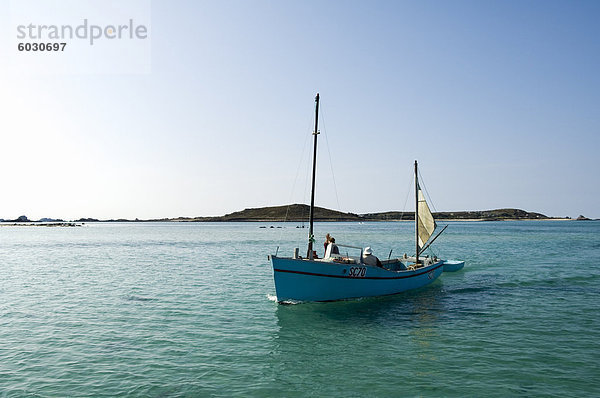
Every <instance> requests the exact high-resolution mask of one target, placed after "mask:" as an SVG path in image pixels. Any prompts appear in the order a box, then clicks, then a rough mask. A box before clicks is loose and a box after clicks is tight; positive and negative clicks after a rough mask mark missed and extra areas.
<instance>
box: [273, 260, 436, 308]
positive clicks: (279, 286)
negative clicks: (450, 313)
mask: <svg viewBox="0 0 600 398" xmlns="http://www.w3.org/2000/svg"><path fill="white" fill-rule="evenodd" d="M271 263H272V265H273V277H274V280H275V290H276V294H277V301H279V302H285V301H334V300H343V299H349V298H358V297H370V296H382V295H389V294H396V293H401V292H404V291H407V290H412V289H417V288H420V287H423V286H426V285H428V284H430V283H432V282H433V281H435V280H436V279H437V278H438V277H439V276H440V275H441V274H442V272H443V262H442V261H438V262H436V263H434V264H431V265H429V266H426V267H421V268H418V269H415V270H400V271H391V270H387V269H383V268H380V267H374V266H369V265H365V264H343V263H336V262H324V261H311V260H306V259H293V258H280V257H276V256H271Z"/></svg>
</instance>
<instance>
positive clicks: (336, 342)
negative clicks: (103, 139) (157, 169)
mask: <svg viewBox="0 0 600 398" xmlns="http://www.w3.org/2000/svg"><path fill="white" fill-rule="evenodd" d="M261 225H267V226H270V224H258V223H240V224H231V223H223V224H143V223H139V224H87V225H85V226H84V227H81V228H41V227H39V228H36V227H2V228H0V267H1V271H2V274H1V277H0V396H8V397H13V396H15V397H20V396H36V397H56V396H150V397H180V396H190V397H193V396H199V397H203V396H206V397H212V396H214V397H232V396H233V397H235V396H239V397H249V396H255V397H296V396H297V397H324V396H340V397H380V396H381V397H389V396H483V395H486V396H499V397H504V396H527V397H529V396H556V397H565V396H584V397H589V396H599V395H600V370H599V368H598V359H599V358H600V321H599V319H598V317H599V316H600V264H599V260H600V222H574V221H570V222H569V221H565V222H562V221H548V222H546V221H535V222H527V221H522V222H489V223H488V222H471V223H467V222H464V223H451V226H450V227H449V228H448V230H447V231H446V232H445V233H444V235H443V236H442V237H441V238H440V239H439V243H438V244H436V251H435V253H436V254H439V255H441V256H443V257H446V258H454V259H463V260H466V261H467V265H466V267H465V269H464V270H463V271H461V272H458V273H453V274H449V273H445V274H443V275H442V277H441V278H440V279H439V280H438V281H436V282H435V283H434V284H433V285H430V286H429V287H426V288H424V289H422V290H419V291H416V292H409V293H406V294H400V295H396V296H389V297H382V298H371V299H363V300H354V301H345V302H335V303H320V304H316V303H315V304H310V303H309V304H298V305H287V306H282V305H278V304H277V303H275V302H274V297H273V295H274V292H275V289H274V286H273V280H272V271H271V268H270V265H269V263H268V261H267V254H269V253H274V252H275V250H277V246H279V254H290V255H291V253H292V251H293V248H294V247H296V246H299V242H304V241H305V239H306V238H305V235H306V233H307V230H306V229H297V228H295V224H289V223H288V224H274V225H275V226H283V228H259V226H261ZM411 229H412V225H411V224H410V223H372V224H365V225H358V224H351V223H318V224H317V225H316V234H317V236H321V237H324V235H325V233H327V232H329V233H331V234H332V235H333V236H334V237H336V240H337V242H338V243H346V244H351V245H362V246H366V245H370V246H372V247H373V248H374V250H375V253H376V254H377V255H378V256H379V257H380V258H387V256H388V253H389V250H390V249H394V253H393V255H401V254H403V253H404V252H405V251H406V252H409V254H411V253H410V251H411V248H412V246H413V245H412V243H411V242H412V240H411V239H412V231H411ZM436 243H437V242H436ZM301 247H302V248H303V249H304V247H305V245H304V244H303V245H302V246H301ZM317 247H319V249H321V251H322V246H321V244H320V243H319V245H318V246H317Z"/></svg>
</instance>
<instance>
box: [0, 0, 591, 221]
mask: <svg viewBox="0 0 600 398" xmlns="http://www.w3.org/2000/svg"><path fill="white" fill-rule="evenodd" d="M60 3H61V2H60V1H59V2H58V4H60ZM96 4H102V2H97V3H96ZM8 6H9V2H8V1H6V0H2V1H0V7H1V8H2V10H3V11H2V12H0V15H1V16H0V26H2V27H3V29H2V30H1V31H2V32H4V33H3V34H2V37H0V50H1V51H2V52H14V50H13V49H12V48H10V47H11V46H13V42H12V41H11V40H12V37H13V36H14V35H15V32H13V31H12V30H10V29H8V28H6V29H4V27H8V26H9V25H10V19H9V16H8V12H5V11H6V10H8ZM97 8H98V7H96V8H94V7H90V9H89V13H88V15H85V16H86V17H88V18H93V16H94V12H100V11H97ZM102 12H103V13H104V14H106V13H109V15H110V12H113V11H112V10H103V11H102ZM114 12H115V13H118V10H114ZM598 21H600V2H597V1H410V2H407V1H386V2H384V1H374V2H367V1H360V2H359V1H296V2H293V1H212V2H197V1H153V2H152V3H151V24H150V32H149V39H150V44H151V70H150V72H149V73H130V74H115V73H90V74H85V73H84V74H81V73H80V74H69V73H65V74H60V73H59V74H56V73H54V74H29V75H21V74H18V73H15V72H14V68H13V69H10V67H9V65H8V62H9V61H7V58H6V57H0V72H1V74H0V133H1V137H2V144H1V146H2V153H3V154H2V155H1V156H0V170H1V171H0V178H1V179H2V194H1V195H0V218H6V219H8V218H15V217H18V216H20V215H22V214H26V215H28V216H29V217H30V218H40V217H57V218H65V219H75V218H79V217H97V218H119V217H124V218H136V217H138V218H153V217H176V216H204V215H221V214H225V213H229V212H233V211H237V210H241V209H244V208H247V207H260V206H270V205H282V204H287V203H291V202H304V203H307V202H308V200H309V197H308V193H307V189H306V185H307V184H306V175H307V167H306V166H307V164H308V163H307V162H308V157H309V150H308V145H309V143H308V141H307V137H308V139H310V132H311V129H312V124H313V112H314V95H315V93H316V92H317V91H318V92H320V94H321V96H322V110H323V120H322V121H323V123H322V124H321V132H322V133H323V134H322V135H321V136H320V140H321V141H320V143H321V145H320V147H319V158H318V162H319V166H320V167H319V171H318V192H317V199H316V200H317V204H318V205H319V206H323V207H329V208H338V209H340V210H342V211H351V212H357V213H362V212H374V211H385V210H403V209H405V207H406V210H411V207H410V201H409V203H408V204H406V206H405V200H406V197H407V194H408V189H409V186H410V181H411V172H412V163H413V161H414V160H415V159H418V160H419V163H420V165H421V174H422V176H423V179H424V182H425V185H426V187H427V189H428V192H429V194H430V196H431V198H432V199H433V204H434V206H435V209H436V210H437V211H453V210H454V211H458V210H485V209H494V208H503V207H515V208H521V209H524V210H528V211H538V212H542V213H544V214H547V215H551V216H567V215H568V216H571V217H577V216H578V215H579V214H584V215H586V216H588V217H594V218H600V208H599V206H598V203H599V200H598V198H600V184H599V183H598V175H599V174H600V160H599V159H600V158H599V155H598V153H599V150H600V73H599V71H600V23H598ZM54 55H56V54H54ZM70 60H71V61H72V59H70ZM114 61H115V62H119V60H118V59H115V60H114ZM16 62H17V63H18V58H17V61H16ZM146 72H147V71H146ZM327 144H329V145H327ZM329 154H331V156H329ZM303 155H304V156H303ZM330 158H331V162H330ZM332 169H333V175H334V176H335V184H333V181H334V180H333V178H332ZM298 170H299V172H298ZM297 174H298V177H297V178H296V175H297ZM334 187H337V194H336V189H334Z"/></svg>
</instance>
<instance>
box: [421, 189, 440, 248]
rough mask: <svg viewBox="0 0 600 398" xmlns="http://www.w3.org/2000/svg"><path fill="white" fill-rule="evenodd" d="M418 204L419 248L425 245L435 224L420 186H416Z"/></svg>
mask: <svg viewBox="0 0 600 398" xmlns="http://www.w3.org/2000/svg"><path fill="white" fill-rule="evenodd" d="M417 187H418V189H419V191H418V197H419V201H418V206H419V220H418V225H419V234H418V235H419V248H422V247H423V246H425V243H426V242H427V240H428V239H429V237H431V235H433V231H434V230H435V227H436V224H435V220H434V219H433V214H431V210H429V206H428V205H427V201H425V195H423V191H421V187H420V186H418V185H417Z"/></svg>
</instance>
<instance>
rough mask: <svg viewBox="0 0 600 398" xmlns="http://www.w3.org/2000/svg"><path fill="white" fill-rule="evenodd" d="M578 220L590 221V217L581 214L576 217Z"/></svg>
mask: <svg viewBox="0 0 600 398" xmlns="http://www.w3.org/2000/svg"><path fill="white" fill-rule="evenodd" d="M576 220H577V221H589V220H590V219H589V218H587V217H586V216H583V215H581V214H580V215H579V217H577V218H576Z"/></svg>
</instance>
